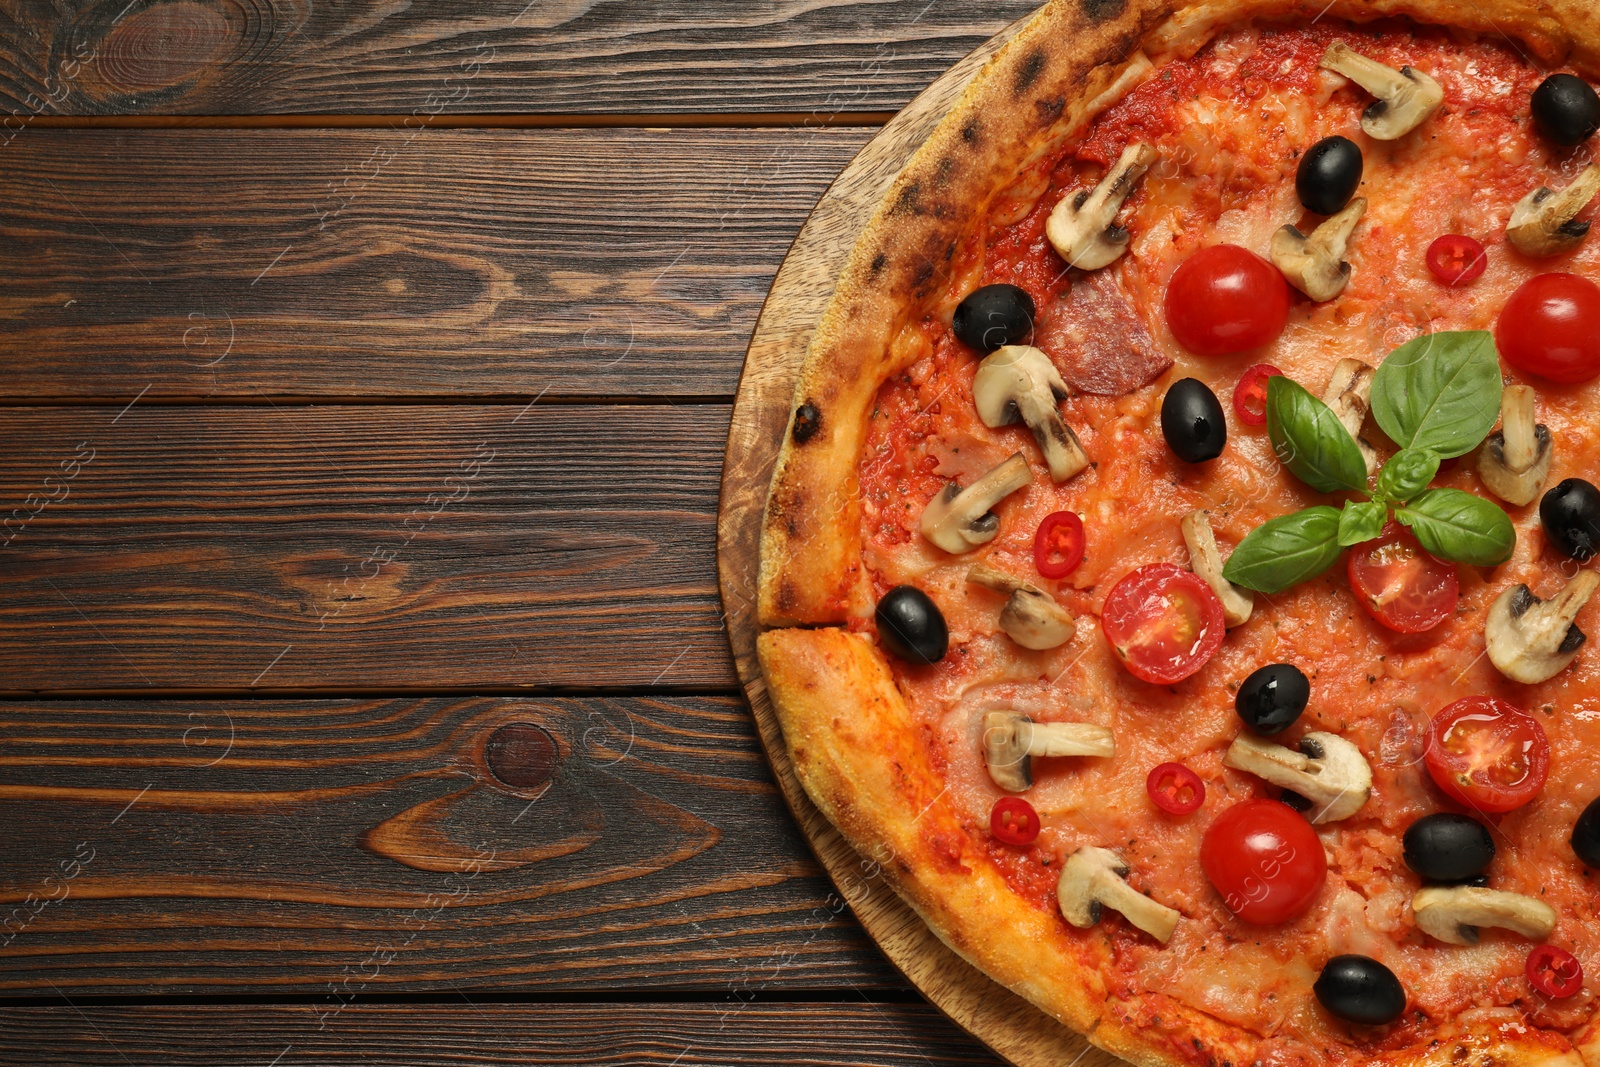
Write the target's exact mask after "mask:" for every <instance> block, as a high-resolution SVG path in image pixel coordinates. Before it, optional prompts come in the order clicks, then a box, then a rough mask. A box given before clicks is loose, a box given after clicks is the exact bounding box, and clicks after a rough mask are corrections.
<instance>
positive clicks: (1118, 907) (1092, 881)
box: [1056, 845, 1183, 944]
mask: <svg viewBox="0 0 1600 1067" xmlns="http://www.w3.org/2000/svg"><path fill="white" fill-rule="evenodd" d="M1127 876H1128V865H1127V864H1126V863H1123V862H1122V857H1121V856H1119V855H1117V854H1116V853H1115V852H1112V851H1111V850H1110V849H1109V848H1097V847H1095V846H1093V845H1089V846H1086V847H1084V848H1080V849H1078V851H1076V852H1074V853H1073V854H1072V855H1071V856H1069V857H1067V862H1066V863H1065V864H1063V865H1062V867H1061V881H1059V882H1057V883H1056V900H1057V902H1058V903H1060V905H1061V915H1062V917H1063V918H1065V919H1066V920H1067V922H1069V923H1071V924H1072V925H1073V926H1076V927H1078V928H1079V929H1083V930H1087V929H1088V928H1089V927H1091V926H1093V925H1094V924H1095V923H1097V922H1099V921H1100V916H1101V913H1102V911H1103V910H1104V909H1105V908H1110V909H1111V910H1112V911H1120V912H1122V916H1123V918H1125V919H1127V920H1128V921H1129V922H1130V923H1132V924H1133V925H1134V926H1137V927H1138V928H1139V929H1141V930H1143V931H1144V932H1145V933H1147V934H1149V935H1150V936H1151V937H1153V938H1155V939H1156V940H1157V941H1160V942H1161V943H1162V944H1166V943H1167V940H1168V939H1169V938H1170V937H1172V931H1174V930H1176V929H1177V928H1178V920H1179V919H1181V918H1183V915H1182V914H1181V913H1179V912H1176V911H1174V910H1173V909H1171V908H1169V907H1167V906H1166V905H1165V904H1157V903H1156V902H1155V901H1153V900H1151V899H1150V898H1149V897H1147V896H1145V895H1144V894H1143V893H1141V892H1139V891H1138V890H1137V889H1135V888H1133V886H1131V885H1129V884H1128V883H1127V882H1126V881H1124V880H1123V879H1125V878H1127Z"/></svg>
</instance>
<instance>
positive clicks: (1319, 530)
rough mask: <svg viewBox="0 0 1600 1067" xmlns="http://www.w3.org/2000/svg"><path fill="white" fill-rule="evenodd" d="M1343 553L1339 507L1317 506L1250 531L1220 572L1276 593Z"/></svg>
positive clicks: (1316, 572) (1247, 585) (1238, 582)
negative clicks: (1340, 542) (1340, 543)
mask: <svg viewBox="0 0 1600 1067" xmlns="http://www.w3.org/2000/svg"><path fill="white" fill-rule="evenodd" d="M1272 380H1273V381H1277V380H1278V379H1276V378H1274V379H1272ZM1268 388H1269V389H1270V386H1269V387H1268ZM1342 551H1343V549H1341V548H1340V547H1339V509H1338V508H1330V507H1327V506H1326V505H1319V506H1318V507H1314V508H1306V509H1305V510H1304V511H1296V512H1294V513H1293V514H1291V515H1281V516H1279V517H1278V518H1276V519H1273V520H1272V521H1271V522H1265V523H1262V524H1261V525H1260V526H1257V527H1256V528H1255V529H1254V530H1251V531H1250V534H1249V536H1248V537H1246V538H1245V539H1244V540H1243V541H1240V542H1239V547H1238V548H1235V549H1234V550H1233V555H1231V556H1229V557H1228V565H1227V566H1225V567H1223V568H1222V576H1223V577H1224V578H1226V579H1228V581H1230V582H1233V583H1234V584H1235V585H1242V586H1244V587H1245V588H1246V589H1254V590H1255V591H1256V592H1258V593H1278V592H1282V591H1283V590H1285V589H1287V588H1289V587H1290V586H1291V585H1298V584H1299V583H1300V582H1303V581H1306V580H1307V579H1309V578H1315V577H1316V576H1317V575H1319V574H1321V573H1322V572H1323V571H1325V570H1327V569H1328V568H1329V567H1331V566H1333V565H1334V564H1335V563H1337V562H1338V560H1339V553H1340V552H1342Z"/></svg>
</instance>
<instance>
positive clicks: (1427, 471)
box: [1377, 448, 1439, 504]
mask: <svg viewBox="0 0 1600 1067" xmlns="http://www.w3.org/2000/svg"><path fill="white" fill-rule="evenodd" d="M1438 473H1439V456H1438V454H1437V453H1435V452H1432V451H1430V450H1428V449H1426V448H1407V449H1403V450H1401V451H1399V452H1396V453H1395V454H1394V456H1393V457H1391V458H1390V460H1389V462H1387V463H1385V464H1384V465H1383V470H1381V471H1379V472H1378V488H1377V495H1378V496H1379V497H1380V498H1381V499H1384V500H1392V501H1394V502H1395V503H1396V504H1404V503H1405V502H1406V501H1407V500H1410V499H1411V498H1412V497H1414V496H1416V495H1417V494H1418V493H1420V492H1422V491H1423V490H1424V489H1426V488H1428V483H1429V482H1431V481H1433V476H1434V475H1436V474H1438Z"/></svg>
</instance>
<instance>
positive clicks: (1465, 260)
mask: <svg viewBox="0 0 1600 1067" xmlns="http://www.w3.org/2000/svg"><path fill="white" fill-rule="evenodd" d="M1488 266H1489V257H1488V256H1487V255H1485V254H1484V251H1483V245H1481V244H1479V243H1478V242H1477V241H1474V240H1473V239H1472V238H1470V237H1466V236H1463V235H1462V234H1459V233H1447V234H1445V235H1444V236H1443V237H1441V238H1439V239H1438V240H1437V241H1435V242H1433V244H1431V245H1429V246H1428V269H1429V270H1431V271H1433V276H1434V277H1435V278H1438V279H1439V280H1440V281H1441V282H1444V283H1445V284H1446V285H1465V284H1467V283H1468V282H1470V281H1472V280H1474V279H1476V278H1480V277H1482V276H1483V272H1484V271H1485V270H1486V269H1487V268H1488Z"/></svg>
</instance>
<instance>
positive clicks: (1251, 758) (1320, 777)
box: [1222, 732, 1372, 826]
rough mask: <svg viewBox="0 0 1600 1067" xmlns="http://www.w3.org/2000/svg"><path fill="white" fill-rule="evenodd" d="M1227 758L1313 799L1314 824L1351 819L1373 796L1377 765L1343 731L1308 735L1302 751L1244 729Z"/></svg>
mask: <svg viewBox="0 0 1600 1067" xmlns="http://www.w3.org/2000/svg"><path fill="white" fill-rule="evenodd" d="M1222 762H1223V765H1224V766H1227V767H1232V768H1233V769H1234V770H1236V771H1245V772H1247V773H1249V774H1253V775H1255V776H1256V777H1257V778H1264V779H1266V780H1267V781H1269V782H1271V783H1272V784H1273V785H1276V786H1282V787H1283V788H1284V789H1292V790H1293V791H1294V792H1296V793H1299V794H1300V795H1301V796H1303V797H1305V798H1306V799H1307V800H1309V801H1311V812H1310V816H1311V822H1312V824H1313V825H1318V826H1320V825H1321V824H1322V823H1325V822H1338V821H1339V820H1340V819H1348V818H1349V817H1350V816H1352V815H1354V814H1355V813H1356V812H1358V811H1360V810H1361V806H1362V805H1363V804H1365V803H1366V802H1367V797H1369V796H1371V795H1372V768H1371V767H1370V766H1368V765H1367V761H1366V758H1365V757H1364V756H1362V755H1361V750H1360V749H1358V748H1356V746H1355V745H1352V744H1351V743H1350V742H1348V741H1346V740H1345V739H1344V738H1342V737H1340V736H1339V735H1338V734H1327V733H1316V732H1314V733H1309V734H1306V736H1305V738H1304V739H1303V740H1302V741H1301V742H1300V751H1298V752H1296V751H1295V750H1294V749H1292V748H1285V747H1284V746H1283V745H1277V744H1273V743H1272V742H1271V741H1267V740H1264V739H1262V738H1260V737H1257V736H1255V735H1254V734H1249V733H1243V734H1240V735H1239V736H1238V737H1236V738H1234V739H1233V744H1231V745H1229V746H1228V751H1227V752H1225V753H1224V754H1223V756H1222Z"/></svg>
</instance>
